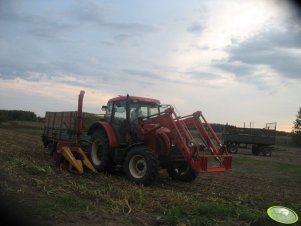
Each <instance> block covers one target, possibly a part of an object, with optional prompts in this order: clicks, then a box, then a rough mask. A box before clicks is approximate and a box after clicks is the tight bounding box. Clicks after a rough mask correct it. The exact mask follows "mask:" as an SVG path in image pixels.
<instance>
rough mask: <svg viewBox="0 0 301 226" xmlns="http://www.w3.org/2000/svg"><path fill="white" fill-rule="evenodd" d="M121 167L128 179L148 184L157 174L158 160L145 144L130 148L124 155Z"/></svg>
mask: <svg viewBox="0 0 301 226" xmlns="http://www.w3.org/2000/svg"><path fill="white" fill-rule="evenodd" d="M123 168H124V172H125V174H126V177H127V178H128V180H130V181H132V182H134V183H136V184H143V185H150V184H152V183H154V181H155V180H156V179H157V176H158V160H157V158H156V156H155V155H154V153H153V152H152V151H151V149H150V148H148V147H146V146H136V147H133V148H131V150H130V151H129V152H128V154H127V155H126V157H125V160H124V164H123Z"/></svg>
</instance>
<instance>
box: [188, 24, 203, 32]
mask: <svg viewBox="0 0 301 226" xmlns="http://www.w3.org/2000/svg"><path fill="white" fill-rule="evenodd" d="M202 29H203V27H202V26H201V24H200V23H198V22H194V23H193V24H192V25H191V26H190V27H189V28H188V29H187V31H188V32H191V33H199V32H200V31H202Z"/></svg>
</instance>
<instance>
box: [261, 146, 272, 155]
mask: <svg viewBox="0 0 301 226" xmlns="http://www.w3.org/2000/svg"><path fill="white" fill-rule="evenodd" d="M262 154H263V156H266V157H271V156H272V148H271V147H263V148H262Z"/></svg>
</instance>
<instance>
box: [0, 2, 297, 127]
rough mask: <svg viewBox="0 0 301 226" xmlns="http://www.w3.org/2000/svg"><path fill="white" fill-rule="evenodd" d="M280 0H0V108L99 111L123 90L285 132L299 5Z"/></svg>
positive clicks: (289, 122)
mask: <svg viewBox="0 0 301 226" xmlns="http://www.w3.org/2000/svg"><path fill="white" fill-rule="evenodd" d="M287 2H288V1H282V0H265V1H262V0H246V1H234V0H229V1H221V0H213V1H189V4H187V1H171V0H169V1H93V0H89V1H83V0H82V1H32V0H29V1H16V0H12V1H8V0H3V1H0V26H1V32H0V49H1V51H0V106H1V107H0V109H4V110H13V109H16V110H28V111H33V112H35V113H36V114H37V115H39V116H44V114H45V111H71V110H76V108H77V97H78V94H79V92H80V90H85V91H86V94H85V97H84V111H88V112H93V113H99V112H100V109H101V106H102V105H104V104H106V102H107V100H108V99H110V98H112V97H115V96H117V95H126V94H127V93H128V94H130V95H135V96H145V97H152V98H156V99H160V100H161V102H162V103H168V104H172V105H174V106H175V107H176V109H177V110H178V111H179V113H180V114H181V115H186V114H190V113H193V112H195V111H197V110H201V111H202V112H203V113H204V116H205V117H206V119H207V120H208V122H210V123H221V124H226V123H228V124H231V125H235V126H243V125H244V123H245V124H246V126H248V125H249V124H250V123H251V124H252V126H253V127H258V128H263V127H264V126H265V123H269V122H277V130H280V131H288V132H290V131H291V130H292V127H293V121H294V120H295V119H296V114H297V112H298V109H299V107H301V92H300V88H301V76H300V71H301V63H300V60H301V21H300V11H298V10H297V9H295V8H294V7H293V6H292V5H290V4H288V3H287Z"/></svg>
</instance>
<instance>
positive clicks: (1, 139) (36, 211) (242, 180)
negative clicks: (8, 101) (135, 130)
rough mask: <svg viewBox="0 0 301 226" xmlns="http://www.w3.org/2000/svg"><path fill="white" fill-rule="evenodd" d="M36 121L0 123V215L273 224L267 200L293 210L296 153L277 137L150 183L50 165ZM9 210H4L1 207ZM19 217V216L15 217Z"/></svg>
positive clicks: (79, 221)
mask: <svg viewBox="0 0 301 226" xmlns="http://www.w3.org/2000/svg"><path fill="white" fill-rule="evenodd" d="M42 127H43V125H42V123H38V122H35V123H29V122H6V123H2V124H0V177H1V180H0V191H1V194H2V196H3V197H2V200H0V201H1V205H2V207H3V208H2V210H1V211H2V214H3V213H5V216H4V217H2V218H1V220H2V221H3V220H5V219H7V221H9V220H10V222H12V221H13V222H14V221H17V220H22V224H23V225H24V224H25V223H26V224H33V225H187V226H188V225H278V224H277V223H275V222H272V221H271V220H270V219H268V217H267V216H266V209H267V208H268V207H270V206H272V205H284V206H287V207H289V208H292V209H294V210H295V211H296V212H297V213H299V215H300V213H301V203H300V201H299V200H301V194H300V190H301V180H300V175H301V168H300V164H301V153H300V150H299V149H298V148H292V147H287V146H286V145H285V142H282V141H283V140H285V139H278V140H279V141H281V142H282V143H281V145H279V144H277V145H276V146H275V150H274V153H273V156H272V157H270V158H268V157H263V156H253V155H251V151H250V150H249V149H242V150H240V151H239V153H240V154H237V155H234V156H233V158H234V159H233V171H232V172H230V173H212V174H201V175H200V176H199V177H198V178H197V180H196V181H194V182H193V183H188V184H187V183H181V182H175V181H172V180H171V179H170V178H169V177H168V175H167V173H166V172H165V171H161V172H160V177H159V180H158V182H157V183H156V184H155V185H153V186H150V187H143V186H138V185H134V184H132V183H130V182H128V181H127V180H125V178H124V175H123V173H122V172H121V171H120V170H119V171H118V170H116V172H115V173H113V174H109V175H105V174H92V173H90V172H85V174H84V175H76V174H73V173H70V172H68V171H62V170H60V169H58V168H56V166H55V165H54V163H53V162H52V161H51V159H50V156H48V154H47V153H46V152H45V151H44V148H43V146H42V143H41V133H42ZM7 212H9V214H10V215H11V216H12V217H9V216H10V215H9V214H6V213H7ZM23 213H25V214H26V215H25V216H24V214H23ZM17 223H20V221H17Z"/></svg>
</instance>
